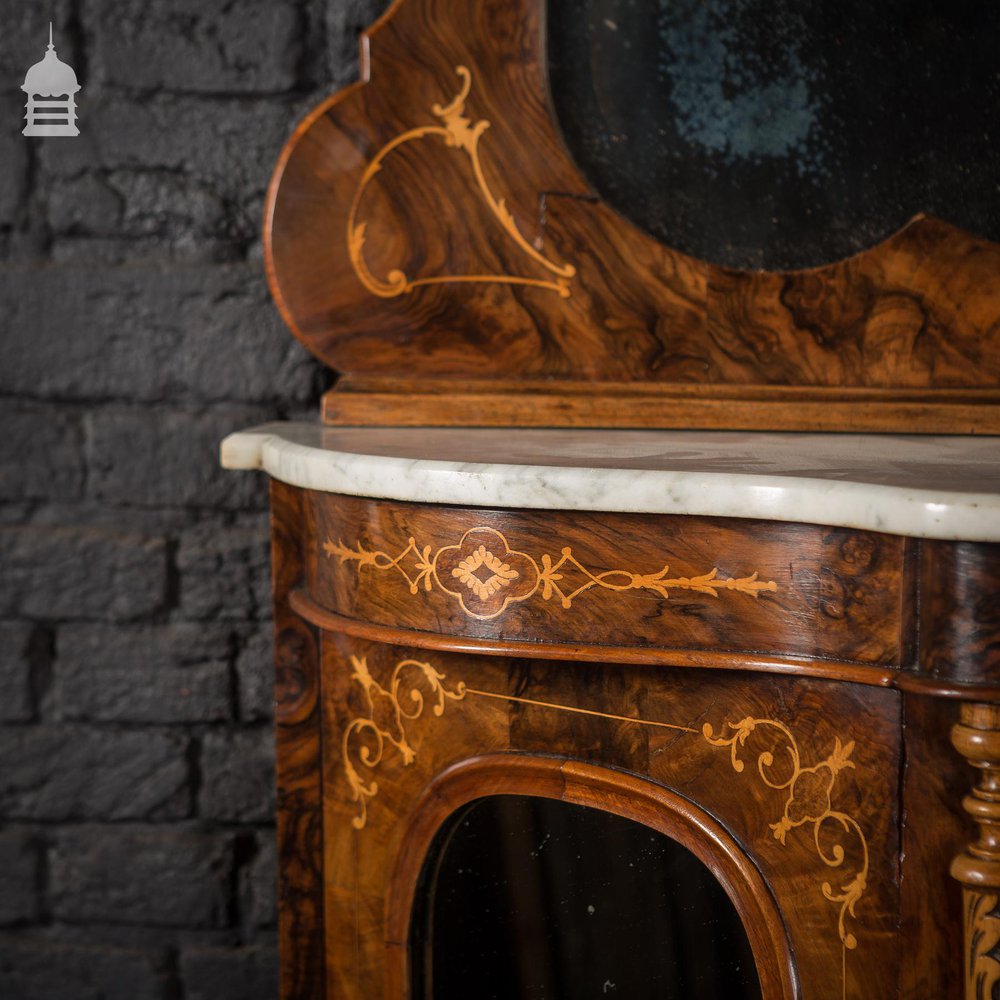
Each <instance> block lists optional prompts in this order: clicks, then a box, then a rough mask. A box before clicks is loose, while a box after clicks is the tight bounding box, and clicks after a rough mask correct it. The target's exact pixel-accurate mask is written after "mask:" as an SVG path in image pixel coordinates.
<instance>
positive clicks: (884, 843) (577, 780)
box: [323, 635, 900, 1000]
mask: <svg viewBox="0 0 1000 1000" xmlns="http://www.w3.org/2000/svg"><path fill="white" fill-rule="evenodd" d="M323 648H324V670H325V671H326V672H327V674H328V675H329V676H330V678H331V680H332V682H333V683H334V684H335V686H336V694H335V696H332V697H331V698H329V699H327V700H326V704H325V721H324V742H323V746H324V813H325V825H324V829H325V837H324V843H325V852H324V853H325V864H326V871H327V873H328V887H329V888H328V906H329V908H328V911H327V927H328V929H329V930H328V936H327V949H328V950H327V954H328V959H327V960H328V963H329V967H330V970H329V974H328V975H329V982H330V983H331V984H333V983H336V987H337V993H336V995H338V996H345V997H350V998H354V997H379V996H384V997H391V998H397V997H401V996H405V995H406V994H405V991H404V970H405V959H404V957H403V956H402V952H403V951H404V950H405V945H406V933H407V932H406V928H407V926H408V906H409V903H408V900H409V899H411V898H412V880H413V879H414V878H415V869H416V868H418V867H419V864H420V858H421V850H420V844H421V843H424V842H426V840H427V838H428V837H429V836H431V835H432V833H433V829H434V828H435V824H436V823H437V821H438V820H439V819H441V818H443V817H444V815H446V814H448V813H450V812H451V810H452V808H453V806H454V803H452V802H451V800H450V798H449V795H448V794H447V793H445V794H444V797H443V798H442V799H440V800H439V801H438V803H437V805H431V807H430V808H431V812H432V814H433V816H434V817H436V818H433V819H429V818H428V815H427V814H426V813H423V810H424V809H425V808H426V807H427V804H428V802H429V801H430V800H431V799H436V798H438V796H437V795H436V793H429V792H428V789H429V788H431V787H437V786H435V785H434V782H435V781H436V779H437V777H438V776H439V775H441V774H442V773H444V772H446V771H447V770H448V769H449V768H450V767H452V766H453V765H455V764H459V763H460V762H462V761H465V760H467V759H469V758H471V757H477V756H481V755H491V754H497V753H502V754H503V757H502V758H500V759H498V762H497V765H496V767H495V768H494V769H493V770H492V771H491V772H490V773H489V774H486V773H484V774H483V775H480V776H478V777H477V780H476V781H475V782H474V785H473V787H472V789H470V791H469V792H468V794H470V795H487V794H491V793H494V792H502V791H504V790H505V789H509V788H511V787H512V785H511V784H510V782H511V780H513V781H515V782H516V780H517V775H518V774H521V773H523V772H524V769H525V768H530V766H531V765H530V762H528V763H525V760H524V758H525V757H537V756H539V755H543V756H548V757H549V758H550V759H551V758H552V757H555V758H559V759H560V760H559V768H558V770H559V774H560V777H559V778H558V781H559V783H560V785H561V787H562V788H563V789H564V791H561V792H560V793H559V794H565V795H568V796H569V797H570V798H571V800H573V801H579V802H582V803H584V804H588V805H590V806H592V807H595V808H604V807H606V806H607V807H610V808H612V809H613V810H614V809H615V808H621V803H622V802H623V801H625V800H627V799H628V794H623V795H622V797H621V798H620V799H617V800H616V798H615V793H614V792H613V791H609V789H615V788H616V787H617V788H618V789H619V791H621V790H622V788H623V786H624V785H627V784H628V782H627V779H622V780H621V781H620V780H619V779H618V778H617V777H615V775H614V773H615V772H629V773H630V774H632V775H635V776H637V777H638V778H642V779H644V780H645V781H647V782H650V783H652V784H653V785H654V786H658V791H656V792H655V794H653V793H649V794H647V800H649V804H648V806H642V805H641V803H640V804H639V805H636V804H635V803H633V806H632V808H633V811H634V812H636V811H637V812H641V814H642V815H641V816H640V817H639V818H640V819H641V821H646V822H648V823H649V824H650V825H653V826H656V827H657V828H658V829H664V828H667V827H669V828H672V829H674V832H675V833H676V832H677V823H678V817H677V815H676V810H677V809H678V808H681V798H683V799H684V800H687V801H688V802H690V803H692V805H691V806H690V807H689V809H688V814H689V816H702V817H704V816H706V815H707V816H710V817H712V822H711V823H709V824H708V825H709V826H711V827H712V830H713V831H716V833H717V835H716V834H714V833H713V835H711V836H707V837H705V838H704V839H702V840H701V842H700V845H699V846H698V847H697V848H692V849H695V850H696V852H699V851H700V852H702V853H701V855H700V856H703V857H704V858H705V860H706V863H707V864H708V866H709V868H710V869H711V870H713V871H715V872H717V874H718V875H719V876H720V877H721V878H722V880H723V883H724V884H731V881H730V880H732V879H736V880H737V881H738V880H739V878H743V877H746V878H752V876H751V875H750V874H748V873H750V871H751V869H755V870H756V871H757V872H759V873H760V877H761V878H762V879H763V882H764V883H765V884H766V885H767V887H768V889H767V891H766V892H764V893H760V892H759V886H758V887H757V888H756V889H754V890H753V892H752V893H748V894H747V895H746V896H745V898H743V901H742V903H741V904H738V905H741V906H743V907H744V908H751V909H752V908H753V907H754V906H757V907H760V906H764V907H765V910H766V908H767V907H766V901H767V898H768V896H769V895H770V896H772V897H773V899H774V900H775V903H776V905H777V906H778V908H779V909H780V912H781V915H782V917H781V922H782V923H783V929H782V927H781V926H777V925H776V924H775V922H774V921H773V920H772V919H771V918H766V919H761V920H759V921H757V922H756V924H755V925H751V924H748V933H750V934H751V938H752V940H755V941H757V942H758V943H759V945H760V947H761V948H763V949H764V950H765V951H766V950H767V949H768V948H770V949H772V953H774V954H780V949H781V948H782V947H783V946H782V945H781V940H782V938H783V936H785V935H787V940H788V941H789V943H790V948H791V951H792V954H793V956H794V961H793V962H792V963H788V962H787V961H786V962H785V965H784V968H783V969H782V970H780V972H779V978H780V981H781V982H782V983H784V984H786V985H787V983H788V978H787V977H788V976H789V975H791V976H792V977H793V980H794V979H795V978H797V980H798V983H799V985H800V989H801V994H800V995H801V997H802V998H803V1000H843V998H844V997H845V996H846V997H850V998H855V1000H857V998H861V997H869V996H889V995H891V994H892V992H893V991H894V990H895V984H896V982H897V976H898V969H897V963H896V960H895V958H893V957H891V956H894V955H896V954H897V953H898V952H897V950H896V949H895V947H894V944H893V942H894V941H895V940H896V938H895V934H896V919H897V916H896V914H897V911H898V899H897V894H898V881H897V879H898V871H897V863H896V858H897V856H898V828H899V819H898V815H897V813H896V806H895V802H896V797H895V795H896V786H897V782H898V775H899V770H898V769H899V762H900V761H899V726H898V712H899V695H898V694H897V693H895V692H890V691H878V690H874V689H865V688H857V687H855V686H852V685H831V684H827V683H824V682H822V681H812V680H806V679H797V678H761V677H755V678H752V677H748V676H746V675H742V676H741V675H738V674H725V675H724V674H720V673H717V674H710V675H698V674H695V673H692V672H689V671H676V670H675V671H658V672H657V674H656V675H655V683H653V682H652V681H653V676H652V675H651V674H650V673H649V671H648V670H646V669H644V668H641V667H626V668H623V667H621V666H615V667H613V668H608V667H606V666H604V665H601V664H592V665H579V666H578V667H577V668H575V669H574V670H567V669H566V665H565V664H560V663H553V662H545V661H531V662H528V661H524V660H517V659H511V658H506V659H505V658H499V657H491V658H484V657H470V656H465V655H454V654H444V653H437V654H434V655H433V656H429V655H427V654H425V653H422V652H421V651H419V650H415V649H412V648H407V647H390V646H384V645H380V644H373V643H368V642H363V641H359V640H354V639H350V638H348V637H345V636H342V635H341V636H337V635H330V636H324V642H323ZM410 659H414V660H423V661H425V662H426V663H427V664H428V665H429V666H431V667H433V669H434V670H435V671H436V672H438V673H439V674H440V677H441V682H442V683H443V684H444V685H445V686H446V687H448V688H450V689H452V690H455V691H458V690H459V688H460V686H461V685H464V695H463V696H462V697H461V698H459V699H457V700H450V701H448V702H447V704H446V705H445V708H444V711H443V712H442V713H441V714H437V713H435V712H432V711H430V710H429V707H428V708H427V710H425V711H423V712H422V713H421V714H420V715H419V717H414V718H411V719H409V721H406V722H405V724H404V726H403V729H404V730H405V745H406V746H407V747H408V748H409V751H410V752H409V753H407V754H404V753H403V752H402V751H401V750H400V749H399V747H398V746H397V745H395V744H387V746H386V748H385V749H386V752H385V753H382V754H375V755H374V756H372V757H369V760H370V761H371V766H370V767H369V768H368V771H367V774H366V777H367V778H369V779H371V780H372V781H374V782H375V783H376V784H377V790H375V792H374V793H373V794H372V795H371V796H370V797H369V798H368V799H367V803H366V816H365V823H364V825H363V826H361V827H360V828H359V826H358V825H357V824H356V823H354V822H353V820H354V818H355V817H356V816H357V814H358V810H359V803H358V802H357V801H356V800H355V799H354V797H353V796H352V791H351V789H352V784H351V782H350V781H349V780H348V771H347V769H346V767H345V760H344V753H345V748H344V745H343V742H342V739H341V737H342V735H343V734H344V732H345V731H347V730H348V729H349V728H350V725H351V723H352V721H353V720H354V719H357V718H359V717H361V718H369V717H372V702H370V701H369V699H368V697H367V696H366V694H365V691H364V685H362V684H360V683H358V682H357V681H356V680H353V681H350V683H347V679H348V678H350V677H351V675H352V674H353V673H355V668H356V662H357V661H363V662H364V664H365V670H366V674H368V675H370V676H371V677H372V678H374V679H376V680H377V681H378V683H380V684H382V685H387V684H388V681H389V678H390V677H391V676H392V675H393V673H394V671H395V670H396V668H397V666H398V664H399V663H400V662H404V661H407V660H410ZM415 686H416V687H417V689H419V690H420V691H421V693H422V694H423V695H424V697H425V698H429V697H430V696H431V694H432V691H431V689H430V688H428V687H426V686H425V685H424V684H423V683H422V682H419V681H417V682H415ZM408 692H409V684H407V685H406V687H405V688H404V689H402V690H401V692H400V693H401V695H403V696H405V699H404V700H406V703H407V704H408V705H410V706H411V708H412V704H413V703H412V702H410V701H409V700H407V699H409V693H408ZM428 704H429V703H428ZM380 706H381V707H380ZM375 707H376V713H377V714H376V716H374V717H375V718H377V719H378V720H380V721H379V725H382V726H384V727H385V728H386V730H387V731H391V732H394V733H396V738H397V739H398V736H399V731H398V730H396V729H394V726H395V723H394V722H393V715H392V713H391V712H386V711H385V708H386V707H387V703H384V699H383V698H382V697H381V696H379V697H378V698H377V699H376V702H375ZM747 718H753V719H756V720H757V721H758V724H757V726H756V727H755V728H754V729H753V731H751V732H749V733H748V734H747V739H746V742H745V743H744V742H743V741H742V740H740V741H739V745H738V746H731V745H730V743H729V741H728V739H720V740H719V741H718V742H717V743H713V742H712V741H711V740H709V739H707V738H706V732H708V734H710V735H712V734H715V735H718V736H719V737H723V736H727V737H728V736H734V734H736V733H738V732H739V730H738V729H734V728H732V727H735V726H737V724H738V723H739V721H740V720H742V719H747ZM765 720H774V722H777V723H780V725H779V726H773V725H772V723H770V722H767V721H765ZM706 727H707V730H706ZM782 727H785V728H784V729H782ZM734 740H735V736H734ZM789 740H791V741H794V745H795V747H796V750H797V752H798V754H799V755H800V760H801V764H802V766H803V767H804V768H816V770H815V772H810V773H805V772H800V773H799V776H798V778H794V772H793V771H790V766H789V756H788V751H787V746H789V745H792V744H790V743H789ZM366 745H367V746H369V748H371V749H374V744H372V743H371V742H370V741H369V742H368V743H367V744H366ZM348 751H350V748H348ZM350 752H351V753H352V757H351V760H352V761H353V763H354V766H357V767H363V766H365V765H364V761H363V758H362V756H361V754H360V747H355V748H354V750H353V751H350ZM760 754H770V755H771V757H772V758H773V761H774V771H773V779H774V781H775V782H776V783H775V784H772V785H769V784H768V783H767V782H766V781H765V780H763V776H764V775H765V774H768V773H769V772H768V771H767V769H766V768H765V770H764V772H759V771H758V757H759V755H760ZM738 759H743V760H745V762H746V767H745V770H743V771H741V770H740V769H739V768H738V767H737V766H736V761H737V760H738ZM831 761H841V762H843V767H842V769H839V770H836V773H833V772H830V771H828V770H824V768H826V767H827V766H828V764H827V763H823V762H831ZM848 765H849V766H848ZM552 766H553V767H555V765H552ZM834 767H835V769H836V768H840V767H841V765H840V764H835V765H834ZM609 772H610V773H609ZM553 773H554V772H553ZM491 774H492V775H493V777H491V776H490V775H491ZM789 778H793V779H794V780H793V788H794V790H793V791H789V788H788V787H786V786H780V782H782V781H784V780H786V779H789ZM816 778H819V779H820V780H819V781H818V783H817V782H816V780H815V779H816ZM779 786H780V787H779ZM467 787H468V786H467ZM824 789H826V791H825V792H824ZM535 791H537V789H535ZM625 792H627V789H625ZM656 795H662V798H663V801H662V802H661V803H660V806H659V807H656V806H654V804H653V802H652V798H655V797H656ZM460 798H461V796H460ZM616 802H617V805H616ZM672 809H673V812H672V811H671V810H672ZM831 811H832V813H836V814H838V815H843V816H844V817H845V818H847V822H848V826H842V825H841V822H840V821H839V820H837V819H836V818H833V819H830V816H831ZM783 815H785V816H788V817H792V818H793V820H794V821H795V822H794V823H793V824H792V826H790V827H788V828H786V829H785V832H784V834H783V836H782V837H781V838H780V839H779V838H778V837H777V836H776V834H775V830H776V829H781V828H782V822H781V818H782V816H783ZM643 817H645V819H643ZM823 817H827V819H824V818H823ZM800 820H801V823H800V822H799V821H800ZM852 823H854V824H856V828H855V827H852V826H851V825H850V824H852ZM716 824H717V825H716ZM814 824H819V825H818V826H817V829H816V830H814V829H813V827H814ZM682 825H683V824H682ZM421 831H422V832H421ZM693 832H694V830H693V829H690V828H689V830H688V833H689V834H693ZM678 836H679V837H680V839H682V842H685V843H687V840H686V839H685V835H682V834H678ZM725 845H730V847H732V845H735V847H733V849H732V851H730V850H729V848H726V847H725ZM838 845H839V849H840V850H842V851H843V854H842V855H840V854H838ZM740 855H742V856H743V859H742V860H740ZM824 858H825V859H826V860H824ZM740 872H742V873H743V874H742V875H741V874H739V873H740ZM394 873H395V874H394ZM859 876H863V878H862V879H861V882H860V884H859V882H858V879H859ZM827 884H829V886H830V889H829V892H827V890H826V889H825V888H824V886H825V885H827ZM851 886H854V887H855V888H856V889H858V890H859V891H858V894H857V896H856V898H855V897H854V896H850V898H852V899H854V903H853V905H852V906H851V909H850V911H848V909H847V908H846V907H847V903H846V902H844V901H841V897H842V898H843V900H847V899H848V895H843V894H844V893H845V892H846V891H847V890H848V889H849V888H850V887H851ZM845 887H846V888H845ZM737 895H740V893H739V892H738V893H737ZM387 901H388V902H387ZM380 904H381V908H380ZM765 917H766V914H765ZM838 917H839V918H840V919H841V920H842V921H843V922H844V925H843V928H842V930H840V931H839V930H838ZM765 941H770V944H769V945H767V944H765V943H764V942H765ZM844 941H847V942H848V944H846V945H845V944H844V943H843V942H844ZM774 949H778V951H777V952H774ZM766 995H778V996H784V995H788V994H786V993H782V992H775V993H772V994H766ZM791 995H795V994H794V993H793V994H791Z"/></svg>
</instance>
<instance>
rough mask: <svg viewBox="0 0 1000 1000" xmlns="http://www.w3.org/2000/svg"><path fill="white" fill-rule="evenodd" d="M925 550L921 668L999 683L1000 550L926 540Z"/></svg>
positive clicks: (955, 677) (954, 677) (962, 679)
mask: <svg viewBox="0 0 1000 1000" xmlns="http://www.w3.org/2000/svg"><path fill="white" fill-rule="evenodd" d="M920 551H921V583H920V594H921V625H920V660H921V667H922V669H924V670H925V671H927V672H928V673H930V674H932V675H934V676H935V677H939V678H947V679H949V680H953V681H959V682H964V683H979V684H991V685H998V684H1000V545H995V544H994V545H991V544H976V543H973V542H957V543H942V542H933V541H925V542H922V543H921V545H920Z"/></svg>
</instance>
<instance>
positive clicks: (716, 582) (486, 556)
mask: <svg viewBox="0 0 1000 1000" xmlns="http://www.w3.org/2000/svg"><path fill="white" fill-rule="evenodd" d="M323 551H324V552H326V554H327V555H328V556H329V557H330V558H338V559H340V562H341V564H344V563H348V562H356V563H357V564H358V567H359V570H360V569H362V568H364V567H366V566H367V567H369V568H371V569H374V570H381V571H389V572H391V571H395V572H397V573H399V574H400V576H402V577H403V579H404V580H406V582H407V584H408V586H409V588H410V593H411V594H417V593H418V592H419V591H420V588H421V587H423V589H424V590H425V591H430V590H432V589H433V587H434V586H435V585H436V586H437V587H438V588H439V589H440V590H442V591H444V593H446V594H448V595H449V596H451V597H453V598H454V599H455V600H456V601H458V603H459V605H460V607H461V608H462V611H463V612H464V613H465V614H467V615H468V616H469V617H470V618H479V619H487V618H495V617H497V615H500V614H502V613H503V612H504V611H506V609H507V607H508V605H510V604H511V603H513V602H516V601H526V600H527V599H528V598H529V597H533V596H534V595H535V594H536V593H537V592H538V590H539V588H541V591H542V600H544V601H549V600H551V599H552V598H553V597H555V598H557V599H558V600H559V603H560V605H561V606H562V607H563V608H570V607H572V606H573V601H574V600H575V599H576V598H577V597H579V596H580V595H581V594H584V593H586V592H587V591H588V590H591V589H592V588H594V587H597V588H600V589H602V590H611V591H624V590H649V591H652V592H653V593H655V594H657V595H659V596H660V597H662V598H665V599H668V598H669V597H670V591H671V590H686V591H692V592H694V593H697V594H705V595H707V596H709V597H718V596H719V592H720V591H724V590H731V591H736V592H737V593H740V594H748V595H749V596H750V597H754V598H756V597H758V596H759V595H760V593H761V592H762V591H772V592H773V591H776V590H777V589H778V585H777V583H775V582H774V581H773V580H759V579H758V578H757V576H758V574H757V572H756V571H755V572H753V573H752V574H751V575H750V576H743V577H726V578H723V577H720V576H719V571H718V568H717V567H713V568H712V569H711V570H709V571H708V572H707V573H702V574H700V575H699V576H676V577H670V576H668V575H667V573H668V571H669V569H670V567H669V566H664V567H663V569H661V570H659V571H658V572H655V573H636V572H633V571H632V570H629V569H610V570H605V571H603V572H601V573H594V572H592V571H591V570H590V569H588V568H587V567H586V566H584V565H583V564H582V563H581V562H580V561H579V560H578V559H577V558H576V557H575V556H574V555H573V550H572V549H571V548H569V547H566V548H564V549H563V550H562V552H561V554H560V557H559V559H558V560H556V561H553V559H552V557H551V556H550V555H548V554H544V555H542V557H541V568H539V565H538V562H536V561H535V559H534V558H532V557H531V556H530V555H528V554H527V553H525V552H518V551H517V550H515V549H512V548H511V547H510V545H509V544H508V542H507V539H506V538H505V537H504V536H503V535H502V534H501V533H500V532H499V531H496V530H495V529H493V528H485V527H478V528H471V529H470V530H469V531H467V532H466V533H465V534H464V535H463V536H462V539H461V541H460V542H459V543H458V544H457V545H445V546H442V547H441V548H439V549H438V550H437V551H436V552H435V553H433V555H432V553H431V546H430V545H418V544H417V542H416V539H414V538H410V539H409V541H408V544H407V545H406V547H405V548H404V549H403V550H402V551H401V552H399V553H398V554H397V555H395V556H393V555H391V554H390V553H388V552H383V551H381V550H378V549H376V550H368V549H366V548H364V546H362V545H361V544H360V543H357V544H356V545H355V547H354V548H353V549H352V548H349V547H348V546H346V545H344V543H343V541H338V542H336V543H335V542H334V541H333V540H332V539H327V541H326V542H324V544H323ZM411 556H412V559H411V558H410V557H411ZM567 568H569V569H572V570H575V571H576V572H577V573H578V574H579V575H580V576H581V577H582V582H580V584H579V585H578V586H575V587H573V586H571V585H570V584H569V583H568V582H567V576H568V574H567V572H566V570H567Z"/></svg>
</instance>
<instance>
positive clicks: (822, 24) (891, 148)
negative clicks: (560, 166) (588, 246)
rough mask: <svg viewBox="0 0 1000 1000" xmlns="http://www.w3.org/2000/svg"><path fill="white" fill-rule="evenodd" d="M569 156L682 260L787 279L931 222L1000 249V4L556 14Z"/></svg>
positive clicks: (722, 5) (591, 2)
mask: <svg viewBox="0 0 1000 1000" xmlns="http://www.w3.org/2000/svg"><path fill="white" fill-rule="evenodd" d="M547 39H548V49H549V77H550V86H551V92H552V99H553V104H554V110H555V113H556V117H557V118H558V120H559V123H560V126H561V127H562V130H563V134H564V138H565V141H566V143H567V145H568V147H569V149H570V151H571V152H572V154H573V156H574V157H575V159H576V160H577V163H578V165H579V166H580V168H581V169H582V170H583V172H584V173H585V174H586V175H587V177H588V179H589V180H590V182H591V184H592V185H593V186H594V187H595V189H596V190H597V192H598V193H599V194H600V195H601V196H602V197H604V198H606V199H607V200H608V201H609V202H610V203H611V204H612V205H614V206H615V207H616V208H617V209H618V210H619V211H620V212H622V213H623V214H624V215H625V216H627V217H628V218H629V219H630V220H631V221H632V222H634V223H636V224H637V225H638V226H640V227H641V228H643V229H645V230H647V231H648V232H650V233H652V234H653V235H654V236H656V237H658V238H659V239H661V240H662V241H663V242H665V243H666V244H667V245H668V246H670V247H673V248H674V249H676V250H681V251H684V252H686V253H690V254H693V255H694V256H696V257H699V258H702V259H704V260H708V261H711V262H712V263H715V264H723V265H730V266H734V267H739V268H746V269H755V268H766V269H768V270H787V269H791V268H801V267H807V266H813V265H819V264H827V263H831V262H833V261H836V260H840V259H842V258H844V257H847V256H849V255H851V254H853V253H856V252H858V251H861V250H864V249H867V248H868V247H870V246H872V245H874V244H875V243H877V242H878V241H879V240H881V239H883V238H885V237H886V236H888V235H889V234H890V233H892V232H894V231H895V230H896V229H898V228H899V227H901V226H902V225H903V224H904V223H905V222H907V221H908V220H909V219H910V218H912V217H913V216H914V215H916V214H918V213H920V212H928V213H931V214H934V215H937V216H939V217H941V218H943V219H945V220H946V221H948V222H951V223H953V224H955V225H958V226H961V227H962V228H964V229H966V230H968V231H970V232H973V233H978V234H979V235H981V236H986V237H988V238H990V239H993V240H997V239H1000V193H998V191H997V177H998V175H1000V142H997V135H996V131H997V129H996V122H997V110H998V108H1000V74H998V73H997V70H996V63H997V60H996V50H997V42H998V40H1000V6H998V5H996V4H991V3H983V2H982V0H951V2H949V3H942V2H941V0H881V2H879V3H871V2H870V0H841V2H838V3H830V2H829V0H826V2H824V0H651V2H645V0H644V2H641V3H639V2H636V0H548V33H547Z"/></svg>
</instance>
